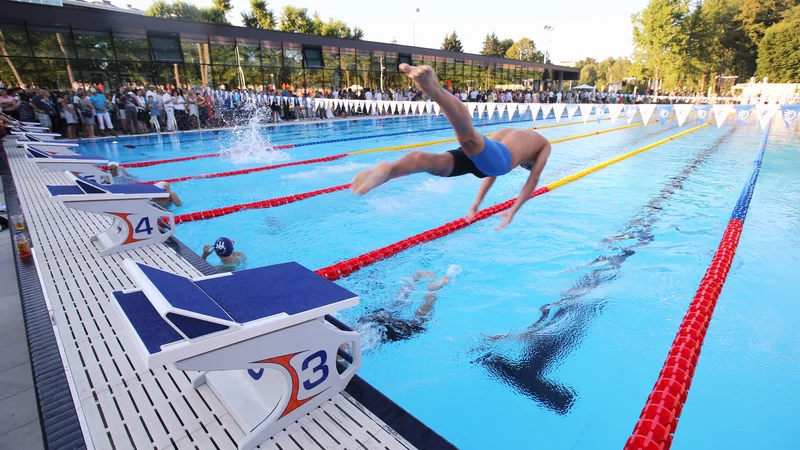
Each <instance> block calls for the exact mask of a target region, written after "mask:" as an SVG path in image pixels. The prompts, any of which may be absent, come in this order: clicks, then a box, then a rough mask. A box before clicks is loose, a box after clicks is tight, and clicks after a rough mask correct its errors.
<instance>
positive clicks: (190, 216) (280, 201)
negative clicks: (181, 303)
mask: <svg viewBox="0 0 800 450" xmlns="http://www.w3.org/2000/svg"><path fill="white" fill-rule="evenodd" d="M636 125H637V124H631V125H623V126H620V127H615V128H609V129H607V130H599V131H592V132H589V133H583V134H577V135H575V136H568V137H564V138H560V139H554V140H552V141H550V143H551V144H558V143H561V142H567V141H572V140H575V139H581V138H585V137H590V136H597V135H599V134H605V133H611V132H612V131H618V130H623V129H626V128H630V127H633V126H636ZM638 125H641V124H638ZM335 156H337V157H338V158H337V159H340V158H343V157H345V156H347V154H342V155H335ZM329 158H330V157H329ZM296 163H301V161H296ZM291 164H292V163H287V164H286V165H291ZM267 167H268V168H274V166H267ZM256 169H258V170H268V169H267V168H256ZM248 170H251V171H255V170H254V169H243V170H241V171H239V172H243V173H246V171H248ZM207 178H211V177H210V176H207ZM348 188H350V183H347V184H342V185H339V186H334V187H331V188H327V189H319V190H316V191H311V192H305V193H302V194H295V195H287V196H284V197H278V198H273V199H268V200H260V201H255V202H250V203H243V204H239V205H231V206H223V207H219V208H213V209H208V210H205V211H198V212H193V213H186V214H179V215H177V216H175V224H176V225H177V224H179V223H183V222H194V221H197V220H207V219H213V218H215V217H220V216H226V215H228V214H233V213H236V212H239V211H245V210H248V209H262V208H273V207H275V206H281V205H286V204H288V203H294V202H296V201H298V200H305V199H307V198H311V197H316V196H318V195H322V194H329V193H331V192H337V191H341V190H344V189H348Z"/></svg>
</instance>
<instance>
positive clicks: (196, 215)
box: [175, 183, 350, 225]
mask: <svg viewBox="0 0 800 450" xmlns="http://www.w3.org/2000/svg"><path fill="white" fill-rule="evenodd" d="M348 188H350V183H347V184H341V185H339V186H333V187H329V188H325V189H320V190H317V191H311V192H304V193H302V194H296V195H287V196H285V197H277V198H273V199H269V200H260V201H257V202H252V203H243V204H241V205H234V206H224V207H221V208H214V209H209V210H206V211H198V212H193V213H187V214H180V215H177V216H175V224H176V225H177V224H179V223H183V222H194V221H196V220H205V219H213V218H214V217H221V216H226V215H228V214H233V213H235V212H239V211H245V210H248V209H264V208H273V207H275V206H281V205H286V204H289V203H294V202H296V201H300V200H305V199H307V198H311V197H316V196H318V195H322V194H328V193H331V192H336V191H343V190H345V189H348Z"/></svg>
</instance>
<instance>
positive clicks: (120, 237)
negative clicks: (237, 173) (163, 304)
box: [47, 172, 175, 256]
mask: <svg viewBox="0 0 800 450" xmlns="http://www.w3.org/2000/svg"><path fill="white" fill-rule="evenodd" d="M66 173H67V174H68V175H69V176H70V177H71V178H72V179H73V180H74V182H75V184H74V185H72V186H47V189H48V191H49V192H50V195H51V196H52V197H53V198H54V199H55V200H58V201H61V202H63V203H64V204H65V205H66V206H69V207H70V208H75V209H79V210H81V211H87V212H91V213H96V214H103V215H106V216H111V217H113V219H114V220H113V221H112V223H111V226H110V227H109V228H108V229H106V230H105V231H103V232H102V233H99V234H97V235H95V236H93V237H92V241H96V242H97V243H98V244H99V245H100V248H101V251H100V255H101V256H107V255H111V254H114V253H118V252H121V251H124V250H132V249H135V248H140V247H144V246H147V245H153V244H158V243H161V242H164V241H166V240H167V239H168V238H169V237H170V236H172V235H173V234H174V233H175V217H174V216H173V214H172V213H171V212H169V211H166V210H164V209H163V208H161V207H160V206H158V205H156V204H155V203H153V202H152V201H151V199H153V198H166V197H169V193H167V192H166V191H164V190H163V189H160V188H157V187H155V186H153V185H144V184H143V185H99V184H97V183H95V182H93V181H90V180H87V179H85V178H82V177H79V176H76V175H74V174H72V173H70V172H66Z"/></svg>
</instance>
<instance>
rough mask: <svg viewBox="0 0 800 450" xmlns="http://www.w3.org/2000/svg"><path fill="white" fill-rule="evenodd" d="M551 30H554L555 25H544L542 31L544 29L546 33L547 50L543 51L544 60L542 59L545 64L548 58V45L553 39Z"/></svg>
mask: <svg viewBox="0 0 800 450" xmlns="http://www.w3.org/2000/svg"><path fill="white" fill-rule="evenodd" d="M553 30H555V27H552V26H550V25H545V26H544V31H545V33H547V50H546V51H545V54H544V61H543V62H544V63H545V64H547V60H548V59H549V58H550V46H551V44H552V43H553V40H552V39H553V35H552V33H553Z"/></svg>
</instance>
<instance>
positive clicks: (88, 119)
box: [78, 91, 94, 139]
mask: <svg viewBox="0 0 800 450" xmlns="http://www.w3.org/2000/svg"><path fill="white" fill-rule="evenodd" d="M78 110H80V112H81V122H83V133H82V134H83V137H85V138H86V137H88V138H90V139H92V138H94V108H93V107H92V102H91V101H90V100H89V97H87V96H86V92H85V91H80V95H79V97H78Z"/></svg>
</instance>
